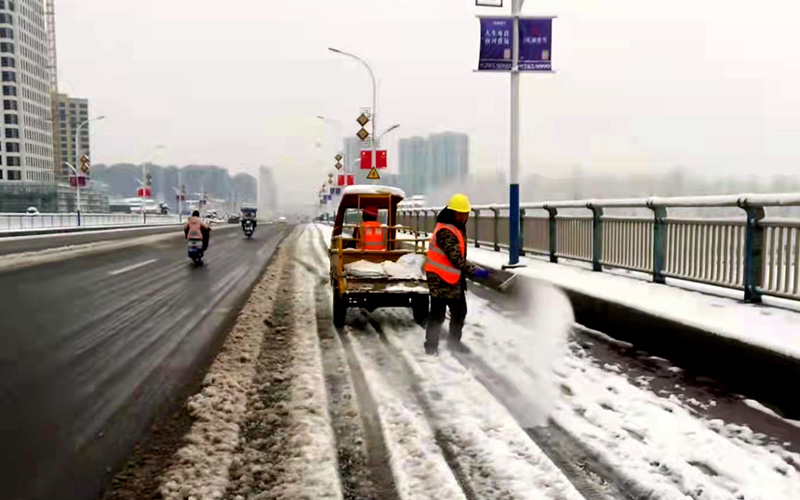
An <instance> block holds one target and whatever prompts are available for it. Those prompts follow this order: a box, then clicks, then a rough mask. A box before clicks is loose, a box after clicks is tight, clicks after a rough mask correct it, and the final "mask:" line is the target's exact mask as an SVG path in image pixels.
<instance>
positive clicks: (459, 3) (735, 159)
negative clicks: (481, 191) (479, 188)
mask: <svg viewBox="0 0 800 500" xmlns="http://www.w3.org/2000/svg"><path fill="white" fill-rule="evenodd" d="M505 3H506V4H509V3H510V0H506V1H505ZM56 10H57V12H56V14H57V19H56V25H57V29H58V57H59V61H58V62H59V87H60V88H61V90H62V91H66V92H68V93H71V94H75V95H77V96H81V97H87V98H89V99H90V101H91V102H90V105H91V107H92V111H93V113H95V114H105V115H107V116H108V118H107V120H106V121H104V122H100V123H99V124H97V125H96V126H95V127H94V128H93V144H92V147H93V153H94V155H93V156H94V158H93V161H94V162H105V163H108V162H120V161H135V162H140V161H143V160H144V159H145V158H144V157H145V156H146V155H147V152H148V151H149V150H150V149H152V147H153V146H154V145H156V144H164V145H166V148H165V149H164V150H163V152H160V153H159V154H158V158H156V160H157V161H158V162H161V163H163V162H169V163H176V164H186V163H214V164H219V165H223V166H227V167H229V168H231V169H232V170H234V171H239V170H247V171H250V172H252V173H256V167H257V166H258V165H259V164H266V165H272V166H274V167H275V168H276V173H277V174H278V175H279V176H281V178H282V179H285V182H286V185H287V186H286V187H287V188H288V189H289V190H292V191H293V190H299V189H301V188H302V187H303V186H304V185H305V184H304V183H303V181H302V180H301V179H302V177H303V176H308V175H315V177H317V178H320V179H321V178H322V177H323V176H324V174H325V173H326V172H327V168H328V166H329V163H330V162H329V160H328V157H329V156H330V155H331V154H333V152H334V151H333V149H334V147H335V145H334V144H335V143H339V142H340V139H339V138H340V134H341V133H347V134H350V133H355V132H356V130H357V129H358V125H357V124H356V123H355V121H354V119H355V118H356V116H357V115H358V112H359V109H360V108H361V107H367V106H370V102H371V86H370V83H369V79H368V76H367V74H366V72H365V71H364V70H363V69H362V68H361V67H359V66H358V65H357V64H356V63H355V62H353V61H351V60H348V59H345V58H343V57H341V56H336V55H335V54H331V53H329V52H328V51H327V47H329V46H335V47H338V48H340V49H342V50H348V51H352V52H355V53H358V54H359V55H361V56H363V57H364V58H366V59H368V60H369V61H371V62H372V64H373V67H374V69H375V72H376V74H377V77H378V79H379V104H378V120H379V128H381V129H382V128H384V127H385V126H388V125H391V124H394V123H401V124H402V127H401V128H400V129H399V130H398V131H397V132H394V133H393V139H392V140H391V141H387V142H388V144H385V145H388V147H389V148H390V150H396V140H397V138H399V137H406V136H409V135H416V134H423V135H424V134H427V133H430V132H436V131H441V130H456V131H463V132H467V133H469V134H470V136H471V138H472V144H473V146H472V168H473V170H474V171H476V172H488V173H494V172H496V171H503V170H505V169H507V158H508V155H507V149H508V146H507V140H508V139H507V137H508V107H509V104H508V99H509V97H508V86H509V85H508V76H507V75H499V74H477V73H473V69H474V68H476V67H477V53H478V47H479V40H478V37H479V26H478V21H477V19H476V18H475V14H476V13H477V12H478V11H480V12H481V13H484V14H500V13H504V12H507V9H504V10H500V9H490V8H483V9H479V8H476V7H475V6H474V0H126V1H124V2H123V1H122V0H57V2H56ZM523 12H524V13H525V14H529V15H545V14H552V15H557V16H558V19H557V20H556V21H555V25H554V34H553V39H554V45H553V66H554V68H555V69H556V71H557V73H556V74H552V75H523V77H522V80H523V83H522V87H521V89H522V91H521V96H522V97H521V100H522V164H523V173H541V174H544V175H549V176H561V175H568V174H569V173H570V172H571V171H572V169H573V167H575V166H577V165H580V166H581V167H582V169H583V171H584V172H586V173H590V172H608V171H615V170H616V171H622V172H639V171H645V170H648V169H649V170H651V171H652V170H656V169H659V168H664V167H671V166H674V165H683V166H685V167H688V168H690V169H691V170H692V171H693V172H700V173H720V174H726V173H731V174H749V173H759V174H773V173H792V172H800V169H798V167H797V165H798V160H800V141H798V130H800V128H799V127H798V124H799V123H800V91H799V90H798V89H800V55H798V53H797V49H798V47H800V30H797V29H796V28H795V24H796V20H797V18H798V15H799V14H800V2H797V0H706V1H703V0H670V1H663V0H528V1H527V2H526V5H525V7H524V9H523ZM320 114H321V115H326V116H329V117H331V118H335V119H338V120H340V121H342V122H344V125H343V126H342V127H338V126H336V125H335V124H328V125H325V126H323V125H322V124H321V123H320V122H319V121H318V120H316V119H315V116H316V115H320ZM323 136H324V140H323V139H322V138H323ZM320 141H322V143H323V147H322V148H317V147H315V145H316V144H317V143H318V142H320ZM323 159H324V162H325V163H324V168H323V164H322V162H323ZM390 161H395V162H396V157H394V158H391V157H390ZM306 183H307V181H306Z"/></svg>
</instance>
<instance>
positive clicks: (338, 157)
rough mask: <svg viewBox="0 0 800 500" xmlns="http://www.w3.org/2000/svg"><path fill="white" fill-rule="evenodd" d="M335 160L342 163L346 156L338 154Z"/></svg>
mask: <svg viewBox="0 0 800 500" xmlns="http://www.w3.org/2000/svg"><path fill="white" fill-rule="evenodd" d="M333 158H334V159H335V160H336V161H337V162H340V161H342V158H344V156H342V155H341V154H338V153H337V154H336V156H334V157H333Z"/></svg>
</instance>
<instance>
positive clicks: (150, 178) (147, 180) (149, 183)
mask: <svg viewBox="0 0 800 500" xmlns="http://www.w3.org/2000/svg"><path fill="white" fill-rule="evenodd" d="M144 183H145V185H146V186H147V187H150V186H152V185H153V176H152V175H150V172H147V175H146V176H145V181H144Z"/></svg>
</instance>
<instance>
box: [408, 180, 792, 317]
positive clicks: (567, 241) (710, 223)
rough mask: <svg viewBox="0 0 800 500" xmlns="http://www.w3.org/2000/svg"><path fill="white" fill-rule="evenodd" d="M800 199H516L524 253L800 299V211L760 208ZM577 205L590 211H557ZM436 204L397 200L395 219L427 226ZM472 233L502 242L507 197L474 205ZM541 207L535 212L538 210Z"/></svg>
mask: <svg viewBox="0 0 800 500" xmlns="http://www.w3.org/2000/svg"><path fill="white" fill-rule="evenodd" d="M788 206H800V193H792V194H773V195H767V194H758V195H731V196H698V197H678V198H636V199H617V200H584V201H561V202H543V203H523V204H521V205H520V209H521V219H520V233H521V235H520V237H521V240H522V245H521V246H522V250H523V254H526V253H529V254H533V255H542V256H546V257H547V258H548V259H549V260H550V262H554V263H556V262H558V260H559V259H560V258H564V259H571V260H579V261H584V262H589V263H591V264H592V269H593V270H594V271H598V272H599V271H602V270H603V268H618V269H627V270H632V271H640V272H645V273H650V274H651V275H652V278H653V281H654V282H656V283H665V280H666V278H674V279H681V280H688V281H694V282H698V283H706V284H710V285H716V286H721V287H726V288H732V289H737V290H742V291H743V292H744V300H745V301H747V302H754V303H758V302H761V298H762V296H763V295H771V296H776V297H782V298H788V299H794V300H800V219H781V218H770V219H767V218H766V209H767V208H768V207H788ZM729 207H736V208H739V209H741V210H742V211H743V212H744V217H742V218H739V219H737V218H708V217H697V218H681V217H674V218H670V217H669V216H668V209H671V208H729ZM618 208H627V209H631V208H638V209H648V210H650V211H651V212H652V214H653V215H652V217H627V216H626V217H620V216H613V215H608V214H606V213H605V211H606V210H608V209H618ZM564 209H570V210H572V211H574V209H584V210H588V211H589V213H588V214H587V215H577V216H576V215H561V214H559V210H564ZM439 210H440V209H439V208H431V207H425V208H404V209H400V210H398V223H399V224H401V225H405V226H410V227H412V228H414V229H415V230H417V231H419V232H420V233H427V234H430V233H431V232H432V231H433V229H434V226H435V224H436V214H437V213H438V211H439ZM472 212H473V215H474V217H472V219H471V220H470V222H469V230H470V233H471V234H470V235H469V236H470V239H469V241H470V243H472V244H474V245H475V246H476V247H481V246H489V247H492V248H493V249H494V250H496V251H499V250H500V249H501V248H508V243H509V241H508V240H509V236H508V205H479V206H473V207H472ZM539 214H541V215H539Z"/></svg>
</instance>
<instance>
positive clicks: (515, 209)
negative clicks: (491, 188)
mask: <svg viewBox="0 0 800 500" xmlns="http://www.w3.org/2000/svg"><path fill="white" fill-rule="evenodd" d="M524 2H525V0H511V16H512V17H513V20H512V23H513V30H512V37H513V38H512V42H511V113H510V115H511V123H510V128H511V140H510V141H509V160H510V163H511V164H510V168H509V170H510V172H509V174H510V175H509V181H510V186H509V193H508V202H509V204H508V208H509V210H508V224H509V228H508V235H509V238H508V239H509V248H508V265H509V266H517V265H519V253H520V246H521V245H520V241H519V219H520V217H519V15H520V12H521V11H522V4H523V3H524Z"/></svg>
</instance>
